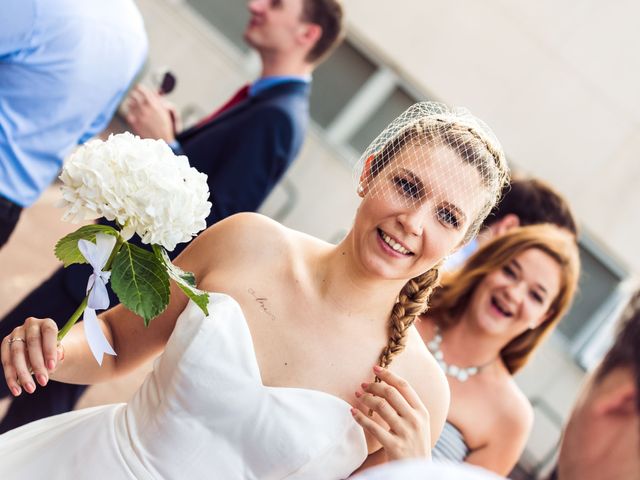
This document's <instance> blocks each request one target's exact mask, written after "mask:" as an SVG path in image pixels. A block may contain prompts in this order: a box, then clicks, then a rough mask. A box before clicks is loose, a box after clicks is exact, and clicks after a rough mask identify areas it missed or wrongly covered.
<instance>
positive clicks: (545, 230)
mask: <svg viewBox="0 0 640 480" xmlns="http://www.w3.org/2000/svg"><path fill="white" fill-rule="evenodd" d="M530 249H537V250H540V251H542V252H544V253H546V254H547V255H549V256H550V257H551V258H553V259H554V260H555V261H556V262H557V263H558V265H560V276H561V278H560V290H559V291H558V294H557V295H556V297H555V298H554V299H553V301H552V302H551V305H550V307H549V310H548V312H547V318H546V319H545V320H544V321H543V322H542V323H541V324H540V325H539V326H538V327H536V328H533V329H531V330H526V331H525V332H523V333H521V334H520V335H518V336H517V337H515V338H513V339H511V340H510V341H509V342H508V343H507V344H506V345H505V346H504V347H502V349H501V350H500V358H501V359H502V361H503V362H504V364H505V366H506V367H507V369H508V370H509V373H511V374H514V373H515V372H517V371H518V370H520V369H521V368H522V367H523V366H524V365H525V364H526V363H527V361H528V360H529V358H530V357H531V354H532V353H533V351H534V350H535V349H536V348H537V347H538V346H539V345H540V343H541V342H542V341H543V340H544V339H545V338H546V337H547V335H549V333H550V332H551V331H552V330H553V328H554V327H555V326H556V324H557V323H558V322H559V321H560V319H561V318H562V316H563V315H564V314H565V312H566V311H567V309H568V308H569V306H570V305H571V301H572V300H573V297H574V294H575V292H576V289H577V286H578V279H579V276H580V257H579V252H578V245H577V242H576V239H575V236H574V235H573V234H571V233H570V232H568V231H566V230H564V229H561V228H559V227H557V226H555V225H550V224H543V225H531V226H527V227H521V228H516V229H514V230H511V231H509V232H507V233H506V234H504V235H501V236H500V237H498V238H496V239H494V240H492V241H491V242H489V243H488V244H486V245H485V246H483V247H482V248H480V249H479V250H478V251H477V252H476V253H475V254H474V255H472V256H471V257H470V258H469V259H468V260H467V262H466V263H465V264H464V265H463V266H462V268H460V269H459V270H457V271H454V272H451V273H449V274H447V275H446V276H445V277H444V278H443V280H442V287H441V288H440V289H439V290H438V291H437V292H436V293H435V294H434V296H433V298H432V301H431V307H430V309H429V317H430V318H432V319H433V320H434V321H435V323H436V325H438V326H439V327H440V328H441V329H442V330H446V329H448V328H451V327H452V326H454V325H457V324H458V322H460V319H461V318H462V316H463V314H464V313H465V311H466V309H467V308H468V307H469V304H470V301H471V297H472V296H473V293H474V292H475V290H476V287H477V286H478V285H479V284H480V283H481V282H482V281H483V280H484V279H485V277H486V276H487V275H488V274H490V273H492V272H494V271H496V270H498V269H501V268H502V267H504V266H505V265H507V264H508V263H509V262H510V261H511V260H513V258H515V257H516V256H518V255H519V254H520V253H522V252H524V251H526V250H530Z"/></svg>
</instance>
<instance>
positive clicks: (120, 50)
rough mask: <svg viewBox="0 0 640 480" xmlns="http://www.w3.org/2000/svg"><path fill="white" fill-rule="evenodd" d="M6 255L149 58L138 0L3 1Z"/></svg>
mask: <svg viewBox="0 0 640 480" xmlns="http://www.w3.org/2000/svg"><path fill="white" fill-rule="evenodd" d="M0 12H1V13H0V247H2V245H4V243H6V241H7V239H8V238H9V235H10V234H11V231H12V230H13V229H14V227H15V224H16V223H17V221H18V217H19V215H20V211H21V210H22V208H24V207H28V206H29V205H31V204H32V203H34V202H35V201H36V200H37V199H38V197H39V196H40V194H41V193H42V192H43V191H44V190H45V189H46V188H47V187H48V186H49V185H50V184H51V182H53V180H54V179H55V177H56V175H57V174H58V171H59V170H60V167H61V166H62V161H63V159H64V157H65V156H66V155H67V154H69V152H70V151H71V150H72V149H73V147H74V146H76V145H77V144H79V143H83V142H85V141H87V140H88V139H90V138H91V137H93V136H94V135H96V134H98V133H100V132H101V131H102V130H104V128H105V127H106V126H107V125H108V123H109V121H110V119H111V117H112V115H113V113H114V111H115V109H116V108H117V106H118V104H119V103H120V101H121V99H122V97H123V95H124V94H125V93H126V92H127V90H128V88H129V85H130V84H131V82H132V80H133V79H134V78H135V76H136V75H137V73H138V72H139V71H140V69H141V67H142V65H143V63H144V61H145V58H146V55H147V37H146V33H145V30H144V24H143V21H142V16H141V15H140V12H139V11H138V9H137V7H136V6H135V4H134V2H133V0H108V1H105V0H56V1H47V0H0Z"/></svg>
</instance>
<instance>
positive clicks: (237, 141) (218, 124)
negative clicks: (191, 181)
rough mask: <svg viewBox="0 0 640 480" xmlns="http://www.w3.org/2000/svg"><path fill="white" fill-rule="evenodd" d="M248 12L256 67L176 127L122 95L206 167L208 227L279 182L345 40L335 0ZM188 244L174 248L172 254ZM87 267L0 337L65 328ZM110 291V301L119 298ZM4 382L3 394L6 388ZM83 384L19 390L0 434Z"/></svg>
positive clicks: (140, 125) (51, 409)
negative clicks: (319, 79)
mask: <svg viewBox="0 0 640 480" xmlns="http://www.w3.org/2000/svg"><path fill="white" fill-rule="evenodd" d="M248 9H249V13H250V15H251V17H250V20H249V23H248V24H247V27H246V30H245V34H244V37H245V40H246V41H247V43H248V44H249V45H251V46H252V47H253V48H254V49H255V50H256V51H257V52H258V54H259V55H260V59H261V61H262V74H261V76H260V78H258V80H256V81H255V82H253V83H252V84H251V85H246V86H244V87H243V88H241V89H240V90H239V91H238V92H237V93H236V94H235V95H234V96H233V97H232V98H231V99H230V100H229V101H228V102H227V103H226V104H224V105H223V106H222V107H221V108H219V109H218V110H216V111H215V112H213V113H212V114H211V115H209V116H208V117H207V118H205V119H204V120H202V121H201V122H200V123H198V124H197V125H196V126H194V127H192V128H189V129H187V130H185V131H183V132H180V133H177V134H176V132H175V131H174V130H175V126H176V115H175V112H174V111H173V110H172V109H171V108H170V107H169V106H168V105H167V104H166V103H165V101H164V100H163V99H162V98H161V97H160V96H159V95H158V94H157V93H155V92H153V91H151V90H149V89H147V88H145V87H142V86H137V87H136V88H135V89H134V90H133V91H132V92H131V94H130V97H129V105H128V106H129V109H128V115H127V121H128V122H129V124H130V126H131V127H132V129H133V131H134V132H135V133H137V134H138V135H140V136H141V137H145V138H157V139H164V140H165V141H166V142H167V143H168V144H169V145H171V147H172V148H173V149H174V151H175V152H176V153H179V154H184V155H187V157H188V158H189V162H190V164H191V166H193V167H195V168H197V169H198V170H199V171H201V172H203V173H206V174H207V176H208V183H209V189H210V191H211V202H212V203H213V207H212V210H211V214H210V215H209V217H208V218H207V225H211V224H213V223H215V222H217V221H219V220H221V219H223V218H225V217H227V216H229V215H232V214H234V213H238V212H245V211H255V210H257V209H258V208H259V207H260V205H261V204H262V202H263V201H264V200H265V198H266V197H267V195H268V194H269V193H270V192H271V190H272V189H273V187H274V186H275V184H276V183H277V182H278V180H280V178H281V177H282V175H283V174H284V172H285V171H286V169H287V168H288V167H289V165H290V164H291V162H292V161H293V159H294V158H295V157H296V155H297V154H298V151H299V150H300V147H301V145H302V142H303V140H304V136H305V132H306V129H307V124H308V117H309V113H308V109H309V92H310V81H311V73H312V71H313V69H314V68H315V67H316V66H317V65H318V64H319V63H320V61H321V60H322V59H324V58H326V56H327V55H328V54H329V52H330V51H331V50H332V49H333V48H334V47H335V46H336V45H337V44H338V43H339V42H340V40H341V39H342V32H343V28H342V24H343V18H342V17H343V15H342V7H341V4H340V2H339V1H337V0H251V1H250V2H249V3H248ZM185 247H186V244H180V245H178V246H177V247H176V249H175V250H174V251H173V252H171V255H172V256H175V255H177V254H178V253H179V252H180V251H182V250H183V249H184V248H185ZM90 273H91V271H90V270H89V269H87V268H79V267H78V266H75V268H70V269H62V268H60V269H59V270H58V271H56V272H55V273H54V274H53V276H52V277H50V278H49V279H48V280H47V281H45V283H43V284H42V285H40V286H39V287H38V288H37V289H36V290H34V291H33V292H31V293H30V294H29V295H28V296H27V297H26V298H25V299H24V300H23V301H22V302H21V303H20V304H19V305H18V306H17V307H15V308H14V309H13V311H11V312H10V313H9V314H8V315H7V316H6V317H5V318H4V319H3V320H2V321H0V337H4V336H6V335H8V334H9V333H10V332H11V331H12V330H13V329H14V328H15V327H16V326H18V325H21V324H22V323H23V322H24V320H25V318H26V317H28V316H37V317H50V318H53V319H54V320H55V321H56V322H59V325H62V324H63V323H64V322H65V321H66V320H67V319H68V318H69V317H70V316H71V314H72V313H73V311H74V310H75V309H76V308H77V306H78V305H79V304H80V302H81V301H82V299H83V298H84V295H85V288H86V283H87V278H88V276H89V275H90ZM110 293H111V292H110ZM110 297H111V305H114V304H115V303H116V302H117V299H116V298H115V296H114V295H113V294H112V293H111V295H110ZM1 383H3V386H0V396H7V395H9V391H8V389H7V387H6V385H4V382H1ZM84 388H85V387H84V386H82V385H67V384H62V383H56V382H51V383H50V384H49V386H48V388H46V389H37V390H36V391H35V393H34V394H33V395H21V396H20V397H19V398H17V399H14V401H13V402H12V405H11V406H10V408H9V411H8V413H7V415H6V416H5V418H4V419H3V421H2V423H1V424H0V433H2V432H5V431H7V430H10V429H12V428H15V427H17V426H20V425H22V424H24V423H27V422H30V421H33V420H37V419H39V418H43V417H47V416H50V415H54V414H57V413H62V412H65V411H68V410H71V409H72V408H73V406H74V405H75V403H76V401H77V399H78V398H79V396H80V394H81V393H82V392H83V391H84Z"/></svg>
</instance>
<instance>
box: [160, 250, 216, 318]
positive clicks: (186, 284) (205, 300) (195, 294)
mask: <svg viewBox="0 0 640 480" xmlns="http://www.w3.org/2000/svg"><path fill="white" fill-rule="evenodd" d="M153 252H154V253H155V254H156V257H158V259H159V260H160V261H161V262H162V264H163V265H164V266H165V268H166V269H167V272H168V273H169V276H170V277H171V278H172V279H173V281H174V282H176V284H177V285H178V286H179V287H180V289H181V290H182V291H183V292H184V293H185V294H186V295H187V297H189V298H190V299H191V300H193V302H194V303H195V304H196V305H198V307H200V310H202V311H203V312H204V314H205V315H209V294H208V293H207V292H204V291H202V290H199V289H197V288H196V276H195V275H194V274H193V273H191V272H185V271H184V270H182V269H181V268H180V267H177V266H176V265H174V264H173V263H171V259H170V258H169V255H167V251H166V250H165V249H164V248H162V247H160V246H159V245H153Z"/></svg>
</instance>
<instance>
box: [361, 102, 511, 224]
mask: <svg viewBox="0 0 640 480" xmlns="http://www.w3.org/2000/svg"><path fill="white" fill-rule="evenodd" d="M354 176H355V181H356V184H357V190H358V193H359V194H360V195H361V196H363V197H364V196H365V195H370V196H377V197H381V198H384V199H388V200H390V201H394V202H401V203H402V204H403V205H404V206H405V207H408V208H419V207H421V206H422V205H425V204H426V203H428V202H427V200H428V199H431V200H432V202H431V204H432V205H439V206H437V208H436V215H437V216H438V217H439V219H440V220H441V221H442V222H444V223H446V224H448V225H450V226H455V225H460V224H462V223H464V224H465V228H467V229H468V231H469V234H470V235H473V234H475V231H477V228H478V227H479V226H480V224H481V223H482V220H484V218H485V217H486V216H487V215H488V214H489V212H490V211H491V208H492V207H493V205H494V204H495V202H496V201H497V199H498V195H499V193H500V191H501V190H502V186H503V185H504V183H505V182H506V181H507V179H508V168H507V165H506V161H505V156H504V153H503V151H502V147H501V146H500V142H499V141H498V139H497V138H496V136H495V135H494V134H493V132H492V131H491V129H490V128H489V127H488V126H487V125H486V124H485V123H484V122H482V121H481V120H480V119H478V118H476V117H475V116H473V115H472V114H471V113H470V112H469V111H468V110H467V109H466V108H461V107H457V108H449V107H448V106H446V105H444V104H442V103H437V102H421V103H416V104H414V105H412V106H411V107H409V109H407V110H406V111H405V112H404V113H402V114H401V115H400V116H399V117H398V118H396V119H395V120H394V121H393V122H391V123H390V124H389V126H387V128H385V129H384V131H382V133H380V135H378V136H377V137H376V138H375V140H374V141H373V142H372V143H371V144H370V145H369V146H368V147H367V149H366V150H365V151H364V153H363V154H362V156H361V157H360V159H359V161H358V162H357V163H356V165H355V168H354ZM453 200H456V201H453ZM462 207H464V208H462Z"/></svg>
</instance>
